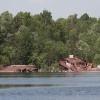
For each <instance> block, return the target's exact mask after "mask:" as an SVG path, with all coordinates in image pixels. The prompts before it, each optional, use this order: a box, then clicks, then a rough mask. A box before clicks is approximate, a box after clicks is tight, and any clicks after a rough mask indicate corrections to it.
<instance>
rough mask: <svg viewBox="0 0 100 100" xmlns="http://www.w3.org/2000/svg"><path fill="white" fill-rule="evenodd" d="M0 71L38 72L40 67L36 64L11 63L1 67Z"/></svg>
mask: <svg viewBox="0 0 100 100" xmlns="http://www.w3.org/2000/svg"><path fill="white" fill-rule="evenodd" d="M0 72H38V68H36V66H35V65H11V66H7V67H5V68H3V69H0Z"/></svg>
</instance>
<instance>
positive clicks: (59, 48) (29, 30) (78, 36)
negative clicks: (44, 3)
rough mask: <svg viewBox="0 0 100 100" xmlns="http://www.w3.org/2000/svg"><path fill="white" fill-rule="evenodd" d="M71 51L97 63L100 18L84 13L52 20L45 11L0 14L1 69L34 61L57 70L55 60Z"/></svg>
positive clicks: (98, 57) (46, 68)
mask: <svg viewBox="0 0 100 100" xmlns="http://www.w3.org/2000/svg"><path fill="white" fill-rule="evenodd" d="M70 54H73V55H74V56H76V57H79V58H81V59H85V60H87V61H89V62H92V63H93V64H94V66H96V65H98V64H100V18H98V19H97V18H95V17H90V16H89V15H88V14H87V13H85V14H83V15H82V16H81V17H80V18H78V17H77V14H74V15H70V16H69V17H68V18H58V19H57V20H53V18H52V14H51V12H49V11H48V10H44V11H43V12H41V13H40V14H36V15H31V13H30V12H18V13H17V15H15V16H13V15H12V14H11V13H9V11H5V12H3V13H1V14H0V68H3V67H5V66H8V65H12V64H25V65H28V64H34V65H36V66H37V67H38V68H39V69H42V70H44V71H49V70H50V71H51V70H54V71H59V66H58V62H59V61H60V60H62V59H64V58H66V57H68V55H70Z"/></svg>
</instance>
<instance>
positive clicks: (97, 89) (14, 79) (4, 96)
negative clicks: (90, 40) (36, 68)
mask: <svg viewBox="0 0 100 100" xmlns="http://www.w3.org/2000/svg"><path fill="white" fill-rule="evenodd" d="M76 99H78V100H99V99H100V73H0V100H76Z"/></svg>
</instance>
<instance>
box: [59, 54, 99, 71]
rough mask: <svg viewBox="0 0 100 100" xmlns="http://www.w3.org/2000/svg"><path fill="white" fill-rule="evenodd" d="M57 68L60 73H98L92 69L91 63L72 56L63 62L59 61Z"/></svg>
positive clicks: (96, 69) (95, 69)
mask: <svg viewBox="0 0 100 100" xmlns="http://www.w3.org/2000/svg"><path fill="white" fill-rule="evenodd" d="M59 67H60V69H61V71H62V72H100V69H98V68H92V63H90V62H87V61H86V60H83V59H79V58H75V57H73V55H71V56H69V58H65V60H64V61H59Z"/></svg>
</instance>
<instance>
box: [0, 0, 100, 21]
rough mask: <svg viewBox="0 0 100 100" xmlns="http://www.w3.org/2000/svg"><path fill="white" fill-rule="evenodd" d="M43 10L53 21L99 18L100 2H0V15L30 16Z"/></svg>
mask: <svg viewBox="0 0 100 100" xmlns="http://www.w3.org/2000/svg"><path fill="white" fill-rule="evenodd" d="M44 9H46V10H48V11H50V12H51V13H52V17H53V19H54V20H56V19H58V18H67V17H68V16H69V15H73V14H75V13H76V14H78V17H80V16H81V15H83V14H84V13H87V14H89V16H90V17H96V18H99V17H100V0H0V14H1V13H3V12H4V11H9V12H10V13H12V14H13V15H14V16H15V15H16V14H17V13H18V12H20V11H22V12H25V11H27V12H30V13H31V14H32V15H34V14H39V13H41V12H42V11H43V10H44Z"/></svg>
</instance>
